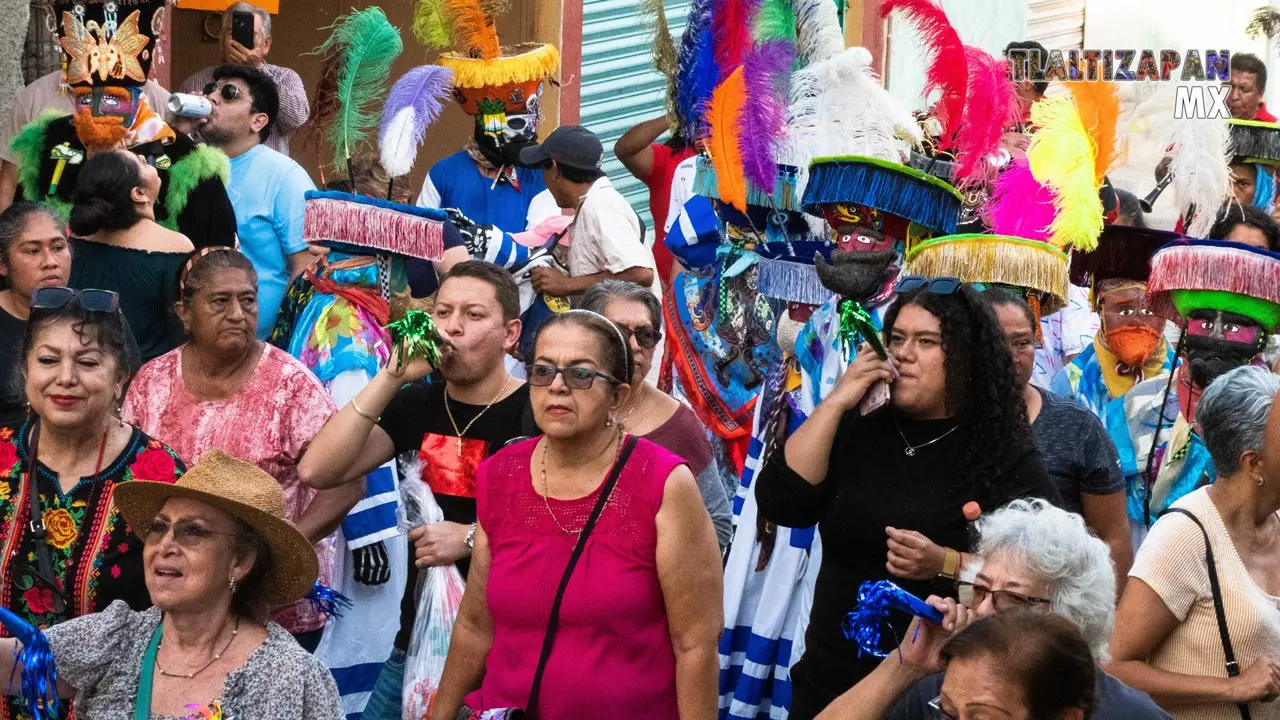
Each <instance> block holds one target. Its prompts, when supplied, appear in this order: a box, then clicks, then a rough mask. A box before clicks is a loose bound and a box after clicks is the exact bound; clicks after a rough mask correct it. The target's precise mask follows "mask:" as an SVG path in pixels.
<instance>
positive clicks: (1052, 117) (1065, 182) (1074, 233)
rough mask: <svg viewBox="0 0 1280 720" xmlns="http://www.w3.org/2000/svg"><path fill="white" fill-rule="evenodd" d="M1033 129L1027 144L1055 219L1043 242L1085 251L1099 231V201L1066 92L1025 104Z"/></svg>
mask: <svg viewBox="0 0 1280 720" xmlns="http://www.w3.org/2000/svg"><path fill="white" fill-rule="evenodd" d="M1031 122H1032V123H1034V124H1035V126H1036V127H1037V128H1038V129H1037V130H1036V133H1035V134H1034V135H1033V136H1032V137H1031V146H1030V147H1029V148H1027V160H1028V162H1029V163H1030V165H1031V172H1032V174H1033V175H1034V176H1035V179H1036V180H1039V181H1040V182H1042V183H1044V184H1045V185H1048V186H1049V187H1050V188H1051V189H1052V190H1053V193H1054V207H1055V208H1056V210H1057V217H1055V218H1054V220H1053V226H1052V231H1051V233H1050V236H1049V241H1050V242H1052V243H1053V244H1054V245H1057V246H1058V247H1062V248H1065V247H1067V246H1068V245H1070V246H1072V247H1074V248H1077V249H1079V250H1083V251H1085V252H1088V251H1089V250H1092V249H1093V248H1095V247H1097V245H1098V235H1099V234H1100V233H1101V232H1102V222H1103V221H1102V201H1101V200H1100V199H1099V198H1098V188H1099V184H1098V183H1097V181H1096V180H1095V177H1096V176H1095V172H1094V166H1093V157H1094V145H1093V141H1092V140H1091V139H1090V138H1089V135H1088V132H1087V131H1086V129H1085V126H1084V123H1083V121H1082V120H1081V118H1080V113H1079V112H1078V111H1077V110H1076V105H1075V103H1074V102H1073V101H1072V99H1071V96H1069V95H1058V96H1055V97H1047V98H1044V99H1042V100H1040V101H1039V102H1037V103H1035V104H1034V105H1032V106H1031Z"/></svg>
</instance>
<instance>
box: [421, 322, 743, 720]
mask: <svg viewBox="0 0 1280 720" xmlns="http://www.w3.org/2000/svg"><path fill="white" fill-rule="evenodd" d="M628 347H629V343H628V342H627V341H626V338H625V337H624V336H623V333H622V331H621V330H619V329H618V327H617V326H616V325H614V324H613V323H611V322H609V321H608V320H606V319H605V318H604V317H603V316H601V315H598V314H596V313H592V312H588V311H583V310H574V311H571V312H569V313H566V314H564V315H560V316H557V317H556V318H553V319H552V320H550V321H548V322H547V323H546V324H545V325H544V326H543V327H542V328H541V329H540V331H539V333H538V337H537V341H536V344H535V349H534V360H533V363H532V365H530V368H529V385H530V386H531V390H530V400H531V402H532V404H533V411H534V417H535V419H536V420H537V422H538V426H539V427H540V428H542V430H543V432H545V433H546V435H545V436H544V437H541V438H536V439H531V440H526V441H523V442H520V443H517V444H515V445H512V446H510V447H507V448H506V449H504V450H502V451H500V452H499V453H497V454H496V455H494V456H493V457H491V458H489V459H488V460H486V461H485V462H484V463H483V464H481V466H480V470H479V476H478V478H477V493H476V494H477V497H476V504H477V511H478V515H479V528H478V529H477V531H476V537H475V552H474V555H473V556H472V561H471V574H470V577H469V578H468V580H467V591H466V594H465V595H464V596H463V600H462V608H461V610H460V611H459V616H458V621H457V625H456V627H455V628H454V632H453V638H452V644H451V646H450V648H449V657H448V661H447V663H446V665H445V670H444V677H443V679H442V681H441V684H440V692H439V695H438V696H437V697H436V701H435V704H434V706H433V708H432V713H431V718H433V720H455V719H458V718H478V717H480V714H481V713H482V712H484V711H487V710H494V709H500V708H522V709H527V710H530V711H533V712H535V713H536V716H537V718H538V720H559V719H561V718H563V719H565V720H568V719H569V718H587V717H610V718H624V719H628V720H630V719H636V720H639V719H641V718H644V719H648V718H653V719H654V720H659V719H661V720H667V719H674V718H683V719H685V720H690V719H696V720H711V719H712V718H714V717H715V716H716V705H717V695H716V678H717V672H718V671H717V665H716V642H717V639H718V637H719V634H720V626H721V616H722V613H721V591H722V588H721V572H720V555H719V550H718V547H717V544H716V537H715V532H714V530H713V529H712V525H711V519H710V517H709V516H708V515H707V511H706V509H705V508H704V507H703V504H702V499H701V496H700V495H699V493H698V488H697V485H696V483H695V481H694V478H693V474H692V473H691V472H690V471H689V469H688V467H686V466H685V465H684V464H683V461H682V460H681V459H680V458H679V457H677V456H676V455H674V454H672V453H671V452H669V451H667V450H664V449H663V448H661V447H659V446H657V445H655V444H653V443H651V442H649V441H647V440H644V439H637V440H636V441H635V446H634V448H633V450H632V452H631V454H630V457H629V458H628V459H627V461H626V462H625V464H624V467H622V468H621V472H620V474H619V477H618V481H617V484H616V486H615V487H614V488H613V490H612V492H611V493H610V494H609V496H608V498H607V500H606V501H605V504H604V508H603V510H602V511H601V513H600V516H599V519H598V521H597V523H596V525H595V527H594V528H593V529H592V531H591V533H590V534H589V536H588V540H587V542H586V545H585V547H584V549H583V552H582V555H581V557H580V558H579V560H578V563H577V565H576V566H575V568H574V570H573V572H572V574H571V576H570V581H569V584H568V586H567V589H566V591H565V594H564V600H563V602H562V604H561V606H560V613H559V624H558V627H557V629H556V632H555V635H554V643H553V645H552V650H551V653H550V656H549V658H548V660H547V662H546V666H545V669H544V672H543V675H542V679H541V682H540V684H539V692H538V695H537V698H538V699H537V701H536V705H537V706H536V708H531V707H528V703H529V699H530V694H531V689H532V688H533V682H534V674H535V670H536V668H537V667H538V662H539V656H540V655H541V650H542V645H543V640H544V637H545V635H546V630H547V622H548V619H549V617H550V615H551V608H552V604H553V601H554V599H555V595H556V590H557V588H558V587H559V585H560V581H561V578H562V577H563V576H564V572H565V567H566V566H567V565H568V562H569V558H570V555H571V554H572V553H573V549H574V546H575V545H576V544H577V543H578V538H579V535H580V534H581V532H582V530H583V528H584V527H585V526H586V524H587V519H588V517H589V516H590V515H591V512H592V510H593V508H594V507H595V506H596V503H597V501H598V500H599V498H600V493H601V490H602V486H603V485H604V480H605V478H606V477H607V476H608V475H609V474H610V472H611V471H612V470H613V469H614V465H615V464H616V462H617V460H618V457H619V455H620V453H621V451H622V447H623V445H624V443H625V442H626V439H627V437H628V436H625V435H624V434H623V433H622V432H621V429H620V428H619V427H618V426H617V424H616V423H615V422H614V421H613V417H612V415H613V411H614V410H616V408H617V407H618V405H619V404H620V403H621V402H623V401H624V400H625V399H626V395H627V393H628V391H629V388H628V386H627V385H626V384H625V383H624V382H621V381H619V380H618V379H617V378H623V377H628V376H629V373H628V372H627V370H628V368H629V367H630V364H631V363H630V359H629V357H628V355H629V352H630V351H629V349H628Z"/></svg>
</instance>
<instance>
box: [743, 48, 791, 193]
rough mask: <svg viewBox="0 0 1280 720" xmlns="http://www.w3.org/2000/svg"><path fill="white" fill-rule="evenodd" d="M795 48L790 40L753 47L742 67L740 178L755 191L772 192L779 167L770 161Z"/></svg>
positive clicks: (775, 162)
mask: <svg viewBox="0 0 1280 720" xmlns="http://www.w3.org/2000/svg"><path fill="white" fill-rule="evenodd" d="M795 60H796V48H795V45H794V44H793V43H792V42H791V41H789V40H768V41H765V42H763V43H760V44H758V45H756V46H755V47H754V48H752V50H751V52H750V53H748V54H747V57H746V58H745V59H744V60H743V63H742V72H743V75H744V80H745V81H746V85H747V102H746V105H745V106H744V107H743V110H742V119H741V123H742V125H741V127H742V132H741V134H740V135H739V136H738V147H739V149H740V150H741V151H742V166H743V174H744V175H745V176H746V178H747V180H749V181H751V183H752V184H753V185H755V186H756V187H757V188H758V189H760V190H763V191H764V192H767V193H772V192H773V184H774V180H775V179H776V178H777V175H778V163H777V161H776V160H775V159H774V157H773V149H774V146H775V145H776V144H777V139H778V133H779V132H780V131H781V130H782V115H783V110H784V109H785V107H786V100H787V98H786V92H787V80H788V78H789V77H790V74H791V68H792V66H793V65H794V64H795Z"/></svg>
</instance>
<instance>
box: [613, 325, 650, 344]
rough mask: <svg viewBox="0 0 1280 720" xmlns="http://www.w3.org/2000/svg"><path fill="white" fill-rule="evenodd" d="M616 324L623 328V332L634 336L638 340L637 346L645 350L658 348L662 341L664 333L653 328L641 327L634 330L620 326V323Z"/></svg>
mask: <svg viewBox="0 0 1280 720" xmlns="http://www.w3.org/2000/svg"><path fill="white" fill-rule="evenodd" d="M614 324H615V325H617V326H618V327H619V328H621V330H622V332H624V333H630V334H631V335H634V336H635V338H636V344H637V345H639V346H640V347H641V348H643V349H645V350H652V349H654V348H656V347H658V341H659V340H661V339H662V333H660V332H658V331H657V330H654V329H653V328H651V327H641V328H636V329H634V330H632V329H631V328H629V327H627V326H625V325H620V324H618V323H614Z"/></svg>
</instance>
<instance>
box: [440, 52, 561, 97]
mask: <svg viewBox="0 0 1280 720" xmlns="http://www.w3.org/2000/svg"><path fill="white" fill-rule="evenodd" d="M436 64H437V65H440V66H441V67H445V68H448V69H449V70H450V71H452V72H453V84H454V86H455V87H462V88H487V87H500V86H503V85H511V84H513V83H527V82H533V81H535V80H543V79H545V78H549V77H552V76H554V75H555V74H556V73H557V72H559V70H560V51H559V50H556V48H555V46H554V45H542V44H535V43H526V44H523V45H517V46H515V47H513V48H503V49H502V55H501V56H499V57H496V58H490V59H487V60H486V59H482V58H471V57H466V56H464V55H458V54H457V53H451V52H450V53H441V54H440V57H439V58H437V60H436Z"/></svg>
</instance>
